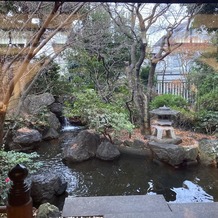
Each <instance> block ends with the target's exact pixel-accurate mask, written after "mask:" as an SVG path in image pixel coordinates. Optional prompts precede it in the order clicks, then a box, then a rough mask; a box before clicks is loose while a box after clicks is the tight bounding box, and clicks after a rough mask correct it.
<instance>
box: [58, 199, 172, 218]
mask: <svg viewBox="0 0 218 218" xmlns="http://www.w3.org/2000/svg"><path fill="white" fill-rule="evenodd" d="M157 210H158V212H170V209H169V207H168V205H167V202H166V201H165V199H164V197H163V196H162V195H131V196H102V197H68V198H66V200H65V204H64V208H63V213H62V215H63V216H64V217H65V216H66V217H68V216H97V215H105V214H111V216H112V215H113V216H114V215H116V214H124V213H126V214H128V213H139V214H140V213H148V212H154V211H157ZM113 216H112V217H113ZM115 217H116V216H115ZM120 217H124V216H120ZM130 217H131V216H130ZM170 218H171V217H170Z"/></svg>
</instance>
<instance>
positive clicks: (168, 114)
mask: <svg viewBox="0 0 218 218" xmlns="http://www.w3.org/2000/svg"><path fill="white" fill-rule="evenodd" d="M150 113H151V114H154V115H156V116H157V118H158V119H157V121H156V122H155V123H154V125H152V127H153V128H154V131H153V133H152V135H153V139H155V138H156V139H157V140H158V142H161V140H164V137H165V138H166V139H167V142H168V143H170V140H171V139H172V140H173V141H174V140H176V139H177V138H176V135H175V133H174V128H173V127H172V117H173V116H176V115H177V114H178V113H179V112H178V111H175V110H171V109H170V108H169V107H166V106H163V107H159V108H157V109H154V110H152V111H150ZM164 133H165V134H164Z"/></svg>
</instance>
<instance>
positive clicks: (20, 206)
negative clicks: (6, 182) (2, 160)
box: [0, 164, 33, 218]
mask: <svg viewBox="0 0 218 218" xmlns="http://www.w3.org/2000/svg"><path fill="white" fill-rule="evenodd" d="M27 175H28V170H27V169H26V168H25V167H24V166H22V165H20V164H17V165H16V166H15V167H14V168H13V169H12V170H11V171H10V172H9V173H8V176H9V178H10V180H11V181H12V182H13V184H12V186H11V188H10V190H9V193H8V202H7V206H2V207H0V213H7V218H32V217H33V212H32V199H31V197H30V190H29V187H28V186H27V184H26V183H25V182H24V180H25V178H26V177H27Z"/></svg>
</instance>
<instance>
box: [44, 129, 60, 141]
mask: <svg viewBox="0 0 218 218" xmlns="http://www.w3.org/2000/svg"><path fill="white" fill-rule="evenodd" d="M59 136H60V134H59V133H58V132H57V130H56V129H53V128H49V129H46V130H45V131H44V132H43V137H42V139H43V140H52V139H57V138H59Z"/></svg>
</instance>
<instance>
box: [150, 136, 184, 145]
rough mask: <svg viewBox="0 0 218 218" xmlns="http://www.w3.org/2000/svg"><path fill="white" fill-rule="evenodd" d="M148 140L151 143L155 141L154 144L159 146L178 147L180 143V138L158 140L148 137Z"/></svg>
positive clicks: (154, 137)
mask: <svg viewBox="0 0 218 218" xmlns="http://www.w3.org/2000/svg"><path fill="white" fill-rule="evenodd" d="M150 140H151V141H155V142H158V143H160V144H175V145H178V144H181V143H182V139H181V138H178V137H177V138H175V139H173V138H162V139H158V138H157V137H156V136H151V137H150Z"/></svg>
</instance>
